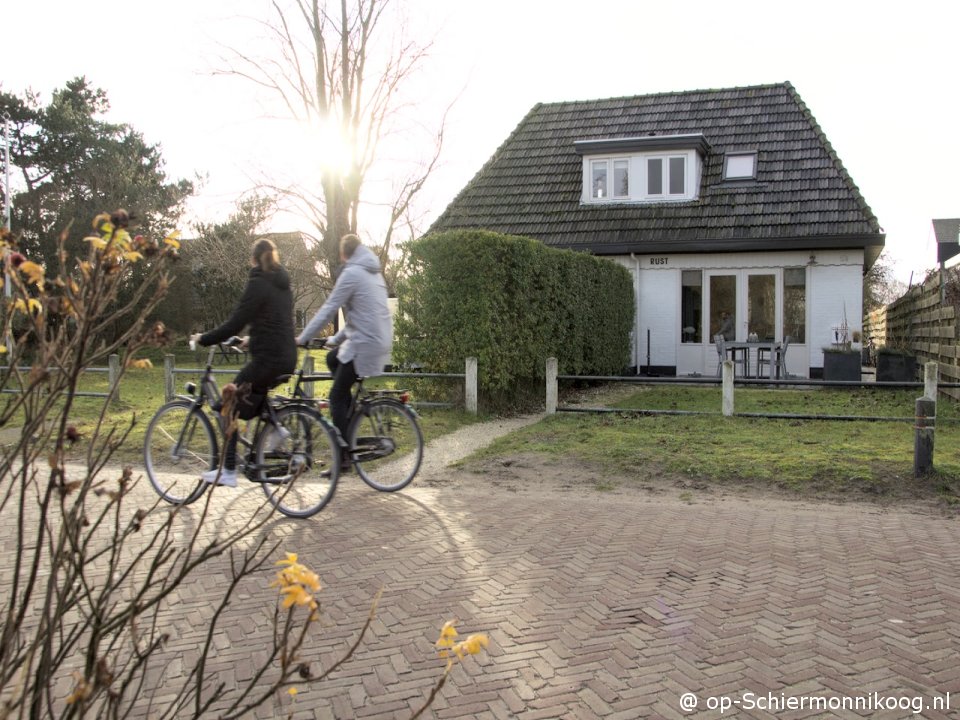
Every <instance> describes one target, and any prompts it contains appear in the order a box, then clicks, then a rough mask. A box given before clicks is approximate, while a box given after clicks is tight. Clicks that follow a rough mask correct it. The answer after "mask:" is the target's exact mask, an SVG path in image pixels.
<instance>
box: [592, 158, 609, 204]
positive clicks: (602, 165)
mask: <svg viewBox="0 0 960 720" xmlns="http://www.w3.org/2000/svg"><path fill="white" fill-rule="evenodd" d="M590 165H591V168H592V171H591V182H590V186H591V188H592V190H591V194H590V196H591V197H592V198H593V199H594V200H605V199H607V198H608V197H609V195H608V194H607V161H606V160H594V161H593V162H592V163H591V164H590Z"/></svg>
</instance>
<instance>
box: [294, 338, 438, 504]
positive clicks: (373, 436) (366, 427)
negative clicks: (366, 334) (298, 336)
mask: <svg viewBox="0 0 960 720" xmlns="http://www.w3.org/2000/svg"><path fill="white" fill-rule="evenodd" d="M307 347H312V348H319V349H322V348H324V347H325V344H324V342H323V341H312V342H311V343H309V344H308V345H307ZM327 379H329V378H328V377H327V376H326V375H304V374H303V371H302V369H301V372H300V374H299V377H298V383H297V386H296V388H295V389H294V398H296V399H306V395H305V393H304V391H303V389H302V388H301V383H308V382H316V381H319V380H327ZM366 379H367V378H365V377H362V376H361V377H358V378H357V381H356V383H354V386H353V390H352V392H351V403H350V422H349V424H348V426H347V437H346V438H343V439H342V443H341V446H340V450H341V453H342V457H346V458H347V459H349V461H350V463H351V464H352V465H353V467H354V468H355V469H356V471H357V474H358V475H359V476H360V478H361V479H362V480H363V481H364V482H365V483H366V484H367V485H369V486H370V487H372V488H373V489H374V490H379V491H380V492H396V491H397V490H402V489H403V488H405V487H407V485H409V484H410V483H411V482H413V479H414V477H416V475H417V472H418V471H419V470H420V465H421V463H422V462H423V431H422V430H421V429H420V423H419V421H418V420H417V413H416V411H415V410H414V409H413V408H412V407H411V406H410V404H409V400H410V394H409V392H407V391H406V390H370V389H368V388H365V387H364V381H365V380H366ZM316 403H317V407H318V408H319V409H320V410H321V412H322V410H323V409H325V408H326V407H328V405H329V402H328V401H326V400H318V401H316ZM337 434H338V436H339V435H340V433H339V431H337Z"/></svg>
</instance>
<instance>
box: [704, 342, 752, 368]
mask: <svg viewBox="0 0 960 720" xmlns="http://www.w3.org/2000/svg"><path fill="white" fill-rule="evenodd" d="M713 342H714V343H715V344H716V346H717V377H720V373H721V372H722V371H723V361H724V360H727V359H730V360H732V361H733V375H734V377H736V375H737V366H738V365H739V366H740V377H746V376H747V375H749V374H750V368H749V365H748V364H747V363H748V360H747V358H749V355H748V353H747V349H746V348H728V347H727V341H726V339H725V338H724V337H723V335H721V334H719V333H718V334H716V335H714V336H713Z"/></svg>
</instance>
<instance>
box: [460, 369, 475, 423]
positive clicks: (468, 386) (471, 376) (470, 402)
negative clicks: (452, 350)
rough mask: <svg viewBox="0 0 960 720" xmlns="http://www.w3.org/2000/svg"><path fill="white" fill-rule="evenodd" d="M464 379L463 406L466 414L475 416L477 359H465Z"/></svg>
mask: <svg viewBox="0 0 960 720" xmlns="http://www.w3.org/2000/svg"><path fill="white" fill-rule="evenodd" d="M465 372H466V378H465V385H464V388H463V398H464V404H465V405H466V408H467V412H468V413H470V414H471V415H476V414H477V359H476V358H475V357H468V358H467V366H466V370H465Z"/></svg>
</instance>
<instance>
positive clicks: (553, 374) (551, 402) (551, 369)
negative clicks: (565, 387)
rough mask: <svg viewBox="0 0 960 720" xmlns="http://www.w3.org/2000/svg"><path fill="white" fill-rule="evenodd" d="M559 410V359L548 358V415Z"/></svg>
mask: <svg viewBox="0 0 960 720" xmlns="http://www.w3.org/2000/svg"><path fill="white" fill-rule="evenodd" d="M556 412H557V359H556V358H554V357H551V358H547V415H553V414H555V413H556Z"/></svg>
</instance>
